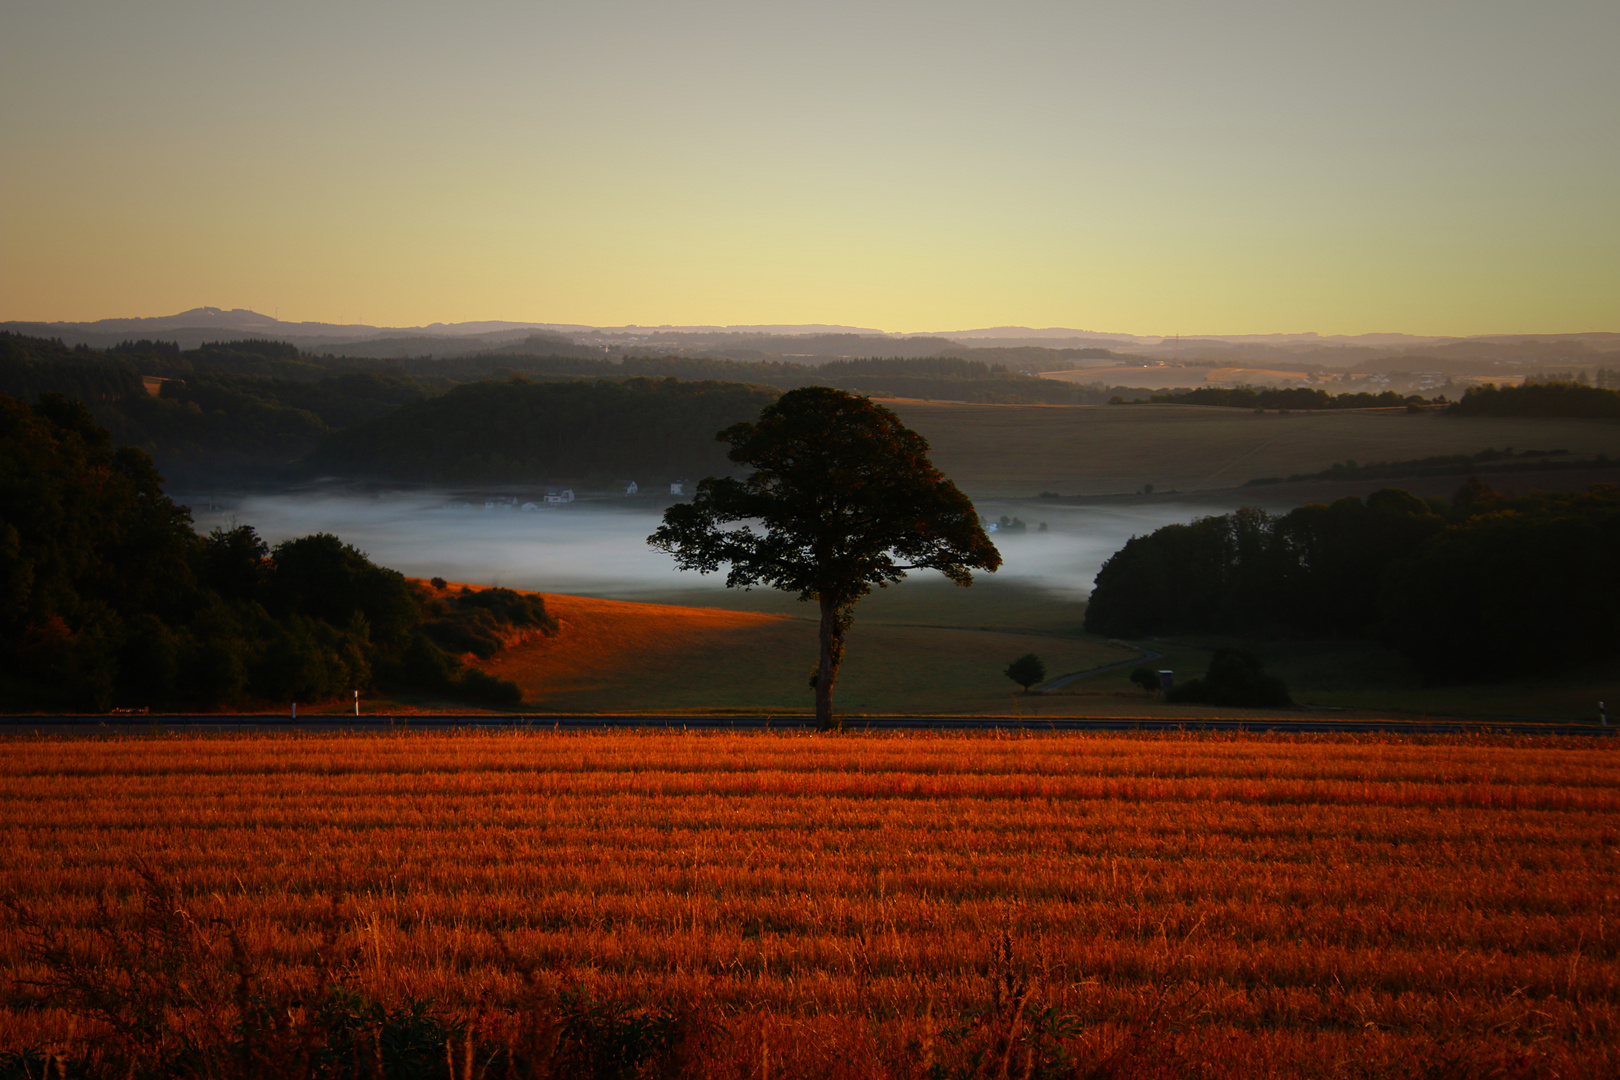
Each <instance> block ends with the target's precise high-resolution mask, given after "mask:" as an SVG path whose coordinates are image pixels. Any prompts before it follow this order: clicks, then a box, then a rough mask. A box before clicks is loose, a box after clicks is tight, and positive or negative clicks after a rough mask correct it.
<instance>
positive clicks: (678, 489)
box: [669, 480, 691, 495]
mask: <svg viewBox="0 0 1620 1080" xmlns="http://www.w3.org/2000/svg"><path fill="white" fill-rule="evenodd" d="M690 483H691V481H690V480H671V481H670V484H669V493H670V494H671V495H685V494H686V485H688V484H690Z"/></svg>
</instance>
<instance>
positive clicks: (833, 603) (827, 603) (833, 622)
mask: <svg viewBox="0 0 1620 1080" xmlns="http://www.w3.org/2000/svg"><path fill="white" fill-rule="evenodd" d="M818 600H819V601H820V603H821V632H820V634H819V635H818V636H819V639H820V642H821V663H820V664H819V665H818V666H817V668H816V726H817V727H819V728H820V729H821V730H823V731H836V730H837V729H838V723H837V721H835V720H834V719H833V707H832V695H833V683H835V682H837V681H838V665H839V662H840V661H842V660H843V659H844V630H845V629H846V628H847V627H848V625H849V619H848V616H847V615H846V614H845V612H844V611H843V609H842V608H841V606H840V605H839V603H838V601H837V600H835V599H833V598H832V597H830V596H826V595H822V596H820V597H818Z"/></svg>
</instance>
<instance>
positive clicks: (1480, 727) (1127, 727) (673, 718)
mask: <svg viewBox="0 0 1620 1080" xmlns="http://www.w3.org/2000/svg"><path fill="white" fill-rule="evenodd" d="M844 722H845V724H846V725H847V727H848V729H849V730H850V731H853V732H865V731H872V732H882V731H1039V732H1058V731H1246V732H1255V733H1260V732H1290V733H1312V734H1314V733H1323V732H1357V733H1360V732H1389V733H1406V734H1412V735H1415V734H1459V733H1476V734H1498V735H1612V734H1614V733H1615V732H1616V731H1617V730H1620V727H1616V726H1609V727H1600V726H1599V725H1597V724H1595V723H1584V724H1577V723H1567V722H1558V721H1550V720H1519V719H1514V720H1368V719H1355V720H1331V719H1321V720H1317V719H1303V720H1302V719H1299V718H1298V717H1288V718H1278V719H1273V718H1271V717H1266V716H1250V717H1238V718H1234V717H1212V718H1209V719H1196V718H1194V719H1189V718H1183V717H1178V718H1156V717H1142V716H1088V717H1051V718H1029V717H1014V716H873V717H866V716H849V717H845V718H844ZM456 728H472V729H491V730H494V729H503V728H510V729H513V730H519V731H545V730H547V729H551V730H556V731H605V730H632V729H635V728H668V729H676V728H684V729H696V730H736V731H761V730H770V731H812V730H814V729H815V718H814V717H811V716H805V715H802V714H793V715H785V716H770V715H764V714H761V715H751V716H682V715H679V714H673V715H662V716H658V715H634V716H592V715H582V716H552V715H545V714H534V713H524V714H511V715H491V714H488V713H478V714H467V715H437V716H389V715H381V714H366V715H363V716H360V717H358V718H356V717H353V716H306V717H300V718H299V719H298V720H292V719H290V718H289V717H287V716H280V715H278V716H241V715H235V716H221V715H209V714H201V715H173V716H151V717H130V716H87V715H78V716H7V717H0V735H32V734H42V735H114V734H123V735H129V734H147V733H156V732H186V733H200V732H211V731H212V732H299V731H443V730H451V729H456Z"/></svg>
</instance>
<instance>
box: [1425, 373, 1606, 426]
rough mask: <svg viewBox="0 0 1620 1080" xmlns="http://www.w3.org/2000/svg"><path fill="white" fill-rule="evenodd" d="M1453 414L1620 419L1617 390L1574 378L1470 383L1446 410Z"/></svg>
mask: <svg viewBox="0 0 1620 1080" xmlns="http://www.w3.org/2000/svg"><path fill="white" fill-rule="evenodd" d="M1447 411H1448V412H1449V413H1450V414H1452V415H1454V416H1567V417H1581V418H1586V419H1597V420H1614V419H1620V390H1606V389H1601V388H1599V387H1596V386H1582V385H1580V384H1579V383H1573V382H1549V383H1526V384H1525V385H1523V386H1495V385H1490V384H1487V385H1485V386H1473V387H1469V389H1468V390H1467V392H1466V393H1464V394H1463V397H1462V400H1461V401H1459V402H1457V403H1456V404H1455V405H1453V406H1452V407H1451V408H1450V409H1448V410H1447Z"/></svg>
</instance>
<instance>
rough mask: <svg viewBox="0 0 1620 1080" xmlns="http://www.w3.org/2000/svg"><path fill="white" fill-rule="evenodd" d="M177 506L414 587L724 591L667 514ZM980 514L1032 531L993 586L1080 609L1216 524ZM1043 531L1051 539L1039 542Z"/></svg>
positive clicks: (327, 500)
mask: <svg viewBox="0 0 1620 1080" xmlns="http://www.w3.org/2000/svg"><path fill="white" fill-rule="evenodd" d="M178 498H179V499H180V501H182V502H185V503H186V504H187V505H189V506H190V507H191V509H192V514H193V517H194V518H195V520H196V523H197V528H198V530H199V531H201V532H207V531H208V530H210V529H212V528H214V527H215V526H223V527H225V528H230V527H231V526H232V525H233V524H241V525H251V526H253V527H254V528H255V529H257V530H258V532H259V535H260V536H262V537H263V538H264V539H265V540H266V541H267V542H269V543H270V544H272V545H274V544H275V543H277V542H278V541H281V540H286V539H289V538H292V537H297V536H304V535H307V534H309V533H315V532H329V533H334V534H336V535H337V536H339V537H341V538H342V539H343V540H344V541H345V542H346V543H350V544H353V545H355V546H356V547H358V548H360V549H361V550H362V551H365V552H366V553H367V554H368V555H370V556H371V558H372V560H373V561H375V562H377V563H380V564H381V565H384V566H390V567H393V568H394V569H396V570H399V571H401V572H402V573H405V574H407V575H410V576H412V577H433V576H439V577H443V578H447V579H449V580H451V581H466V582H471V583H474V584H480V585H503V586H506V587H508V588H513V589H535V590H540V591H544V592H557V593H575V594H582V595H590V596H602V597H609V598H615V599H637V598H640V597H644V596H648V595H651V594H655V593H667V592H669V591H670V590H672V589H713V590H717V591H718V590H721V589H723V588H724V587H725V576H724V574H723V573H721V574H710V575H707V576H705V575H700V574H697V573H693V572H686V573H682V572H680V571H677V570H676V569H675V565H674V560H672V559H671V558H670V557H669V556H668V555H666V554H664V553H662V552H659V551H655V550H654V549H652V548H651V547H648V546H647V537H648V535H649V534H651V533H652V531H653V530H654V529H656V528H657V527H658V525H659V522H660V520H661V512H660V511H657V510H654V509H651V508H645V507H642V508H637V507H634V506H627V505H624V504H615V503H611V502H576V503H573V504H570V505H566V506H558V507H547V508H545V509H540V510H529V511H525V510H521V509H517V508H500V507H497V508H495V509H486V508H485V505H484V501H483V498H482V497H481V496H480V497H478V498H476V499H470V498H463V497H457V496H453V495H445V494H439V495H434V494H423V493H385V494H380V495H363V494H356V493H353V492H345V493H330V494H309V493H299V494H275V495H244V496H241V497H239V498H220V497H215V498H213V499H212V500H210V499H207V498H195V499H188V498H186V497H184V496H179V497H178ZM977 505H978V509H979V512H980V513H981V514H983V515H984V516H985V517H986V518H988V519H989V520H991V521H995V520H996V519H998V518H999V517H1000V516H1001V515H1003V514H1005V515H1008V516H1009V517H1013V516H1016V517H1019V518H1022V519H1023V520H1024V522H1025V523H1026V525H1027V526H1028V528H1027V530H1026V531H1024V532H1021V533H1009V532H1001V531H998V532H995V533H992V539H994V540H995V541H996V546H997V547H998V548H999V549H1000V551H1001V554H1002V558H1003V560H1004V562H1003V565H1002V568H1001V570H1000V571H998V572H997V574H996V578H997V579H998V580H1005V581H1009V582H1011V583H1017V584H1022V585H1026V586H1034V587H1037V588H1041V589H1044V590H1048V591H1050V592H1053V593H1056V594H1059V595H1063V596H1069V597H1075V598H1080V597H1084V596H1086V595H1087V594H1089V593H1090V591H1091V585H1092V579H1093V578H1094V577H1095V576H1096V573H1097V568H1098V567H1099V566H1101V565H1102V563H1103V561H1104V560H1106V559H1107V558H1108V557H1109V556H1110V555H1112V554H1113V553H1114V552H1115V551H1117V550H1119V548H1120V547H1121V546H1122V545H1123V544H1124V543H1125V541H1126V540H1128V539H1129V538H1130V537H1131V536H1132V535H1136V534H1142V533H1147V532H1151V531H1152V530H1154V529H1156V528H1158V527H1159V526H1161V525H1167V524H1171V523H1173V522H1181V521H1190V520H1192V519H1193V518H1195V517H1199V516H1202V515H1204V514H1209V513H1218V512H1220V511H1219V510H1217V509H1215V508H1212V507H1195V506H1191V505H1184V504H1161V505H1153V506H1132V507H1090V506H1085V507H1076V506H1055V505H1054V506H1046V505H1040V506H1032V505H1031V504H1028V503H1017V504H1013V503H1007V504H1002V503H998V502H995V501H993V500H988V501H985V502H981V503H979V504H977ZM1042 521H1044V522H1046V523H1047V526H1048V530H1047V531H1046V532H1040V531H1038V527H1039V525H1040V523H1041V522H1042ZM913 577H914V578H919V579H926V578H930V577H937V575H934V574H932V573H923V574H915V575H913Z"/></svg>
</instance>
